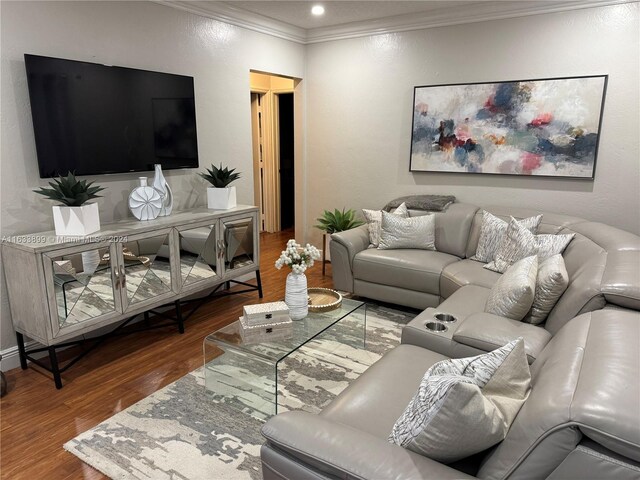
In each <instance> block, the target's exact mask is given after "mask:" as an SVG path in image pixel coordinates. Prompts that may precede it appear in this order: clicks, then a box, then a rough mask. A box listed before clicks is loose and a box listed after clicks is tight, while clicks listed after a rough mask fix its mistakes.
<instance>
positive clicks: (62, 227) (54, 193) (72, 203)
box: [34, 172, 104, 235]
mask: <svg viewBox="0 0 640 480" xmlns="http://www.w3.org/2000/svg"><path fill="white" fill-rule="evenodd" d="M54 182H55V183H54ZM93 183H94V182H87V181H86V180H78V179H77V178H76V176H75V175H74V174H73V173H72V172H69V173H68V174H67V176H66V177H63V176H60V178H54V179H53V182H49V185H50V186H51V188H45V187H40V189H39V190H34V192H35V193H37V194H39V195H44V196H45V197H47V198H49V199H51V200H55V201H57V202H60V203H61V204H62V205H54V206H53V223H54V225H55V229H56V235H89V234H90V233H93V232H97V231H98V230H100V212H99V211H98V204H97V203H95V202H91V203H87V202H88V201H89V200H91V199H93V198H99V197H100V195H97V193H98V192H100V191H101V190H104V188H103V187H100V186H97V185H96V186H94V185H93Z"/></svg>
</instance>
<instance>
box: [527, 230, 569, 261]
mask: <svg viewBox="0 0 640 480" xmlns="http://www.w3.org/2000/svg"><path fill="white" fill-rule="evenodd" d="M575 236H576V234H575V233H566V234H562V235H551V234H544V235H536V243H537V244H538V250H537V252H536V253H537V255H538V260H540V261H541V262H542V261H544V260H546V259H547V258H549V257H551V256H553V255H556V254H558V253H562V252H564V250H565V248H567V245H569V243H570V242H571V240H573V237H575Z"/></svg>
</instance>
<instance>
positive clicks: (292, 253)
mask: <svg viewBox="0 0 640 480" xmlns="http://www.w3.org/2000/svg"><path fill="white" fill-rule="evenodd" d="M319 259H320V250H318V249H317V248H316V247H314V246H313V245H309V244H308V243H307V245H306V246H305V247H304V248H302V245H300V244H299V243H296V241H295V240H293V239H291V240H289V241H288V242H287V248H286V249H285V250H283V251H282V253H281V254H280V258H278V260H276V268H277V269H278V270H280V269H281V268H282V267H284V266H285V265H286V266H288V267H291V270H292V271H293V273H304V272H305V270H306V269H307V268H309V267H313V262H314V260H319Z"/></svg>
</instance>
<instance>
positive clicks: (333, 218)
mask: <svg viewBox="0 0 640 480" xmlns="http://www.w3.org/2000/svg"><path fill="white" fill-rule="evenodd" d="M316 221H317V222H318V224H317V225H314V227H316V228H319V229H320V230H323V231H325V232H327V233H336V232H344V231H345V230H351V229H352V228H356V227H359V226H360V225H363V224H364V222H362V221H361V220H358V219H357V218H356V211H355V210H353V209H349V210H346V211H345V209H344V208H343V209H342V211H340V210H338V209H337V208H336V209H335V210H334V211H333V212H330V211H329V210H325V211H324V212H323V213H322V216H320V217H318V218H316Z"/></svg>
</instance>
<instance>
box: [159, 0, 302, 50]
mask: <svg viewBox="0 0 640 480" xmlns="http://www.w3.org/2000/svg"><path fill="white" fill-rule="evenodd" d="M151 1H152V2H153V3H158V4H160V5H165V6H167V7H172V8H177V9H178V10H183V11H185V12H189V13H193V14H195V15H199V16H201V17H207V18H212V19H214V20H218V21H220V22H224V23H228V24H231V25H235V26H236V27H242V28H246V29H248V30H253V31H254V32H259V33H264V34H266V35H271V36H273V37H278V38H283V39H285V40H290V41H292V42H296V43H302V44H305V43H307V35H308V32H307V30H305V29H304V28H300V27H296V26H294V25H290V24H288V23H285V22H280V21H278V20H274V19H273V18H269V17H265V16H264V15H259V14H257V13H253V12H249V11H247V10H243V9H241V8H237V7H234V6H233V5H231V4H229V3H225V2H192V1H188V0H177V1H174V0H151Z"/></svg>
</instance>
